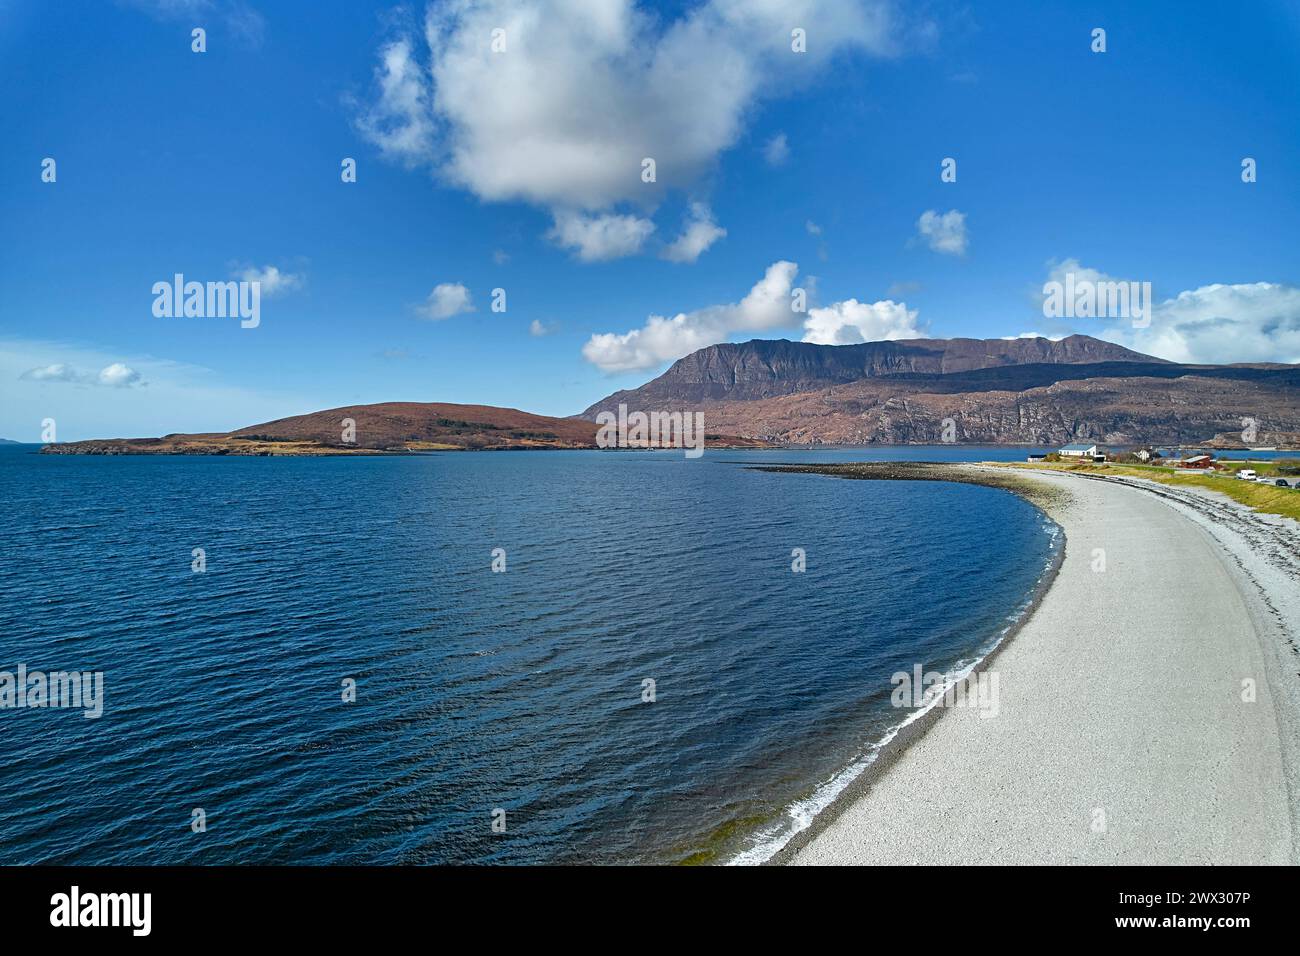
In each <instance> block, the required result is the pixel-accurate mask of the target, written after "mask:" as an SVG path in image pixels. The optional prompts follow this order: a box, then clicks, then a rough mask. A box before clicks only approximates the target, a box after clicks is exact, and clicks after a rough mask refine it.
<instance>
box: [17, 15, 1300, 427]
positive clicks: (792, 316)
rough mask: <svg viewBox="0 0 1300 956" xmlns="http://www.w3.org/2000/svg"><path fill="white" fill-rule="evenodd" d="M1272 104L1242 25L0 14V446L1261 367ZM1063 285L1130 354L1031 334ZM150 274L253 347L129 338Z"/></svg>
mask: <svg viewBox="0 0 1300 956" xmlns="http://www.w3.org/2000/svg"><path fill="white" fill-rule="evenodd" d="M583 7H586V8H587V9H586V10H585V12H584V11H583V10H582V9H580V8H583ZM495 24H501V25H503V26H502V29H504V30H505V33H504V35H503V36H504V41H505V49H504V50H502V51H500V52H494V51H493V50H492V49H491V48H490V45H491V40H490V33H491V29H493V26H494V25H495ZM801 25H802V28H803V29H805V30H806V36H807V52H806V53H804V54H795V53H794V52H793V51H792V50H791V49H790V28H791V27H799V26H801ZM194 27H203V28H204V29H205V30H206V31H207V51H206V52H204V53H195V52H192V50H191V29H192V28H194ZM1097 27H1101V28H1103V29H1105V30H1106V47H1107V49H1106V51H1105V52H1104V53H1094V52H1092V50H1091V49H1090V46H1091V44H1092V38H1091V31H1092V30H1093V29H1094V28H1097ZM1297 77H1300V14H1297V12H1296V7H1295V5H1290V4H1274V3H1268V2H1261V3H1251V4H1245V5H1241V4H1231V3H1224V4H1214V3H1199V4H1196V5H1195V6H1194V10H1193V8H1192V7H1191V6H1189V5H1188V4H1186V3H1144V4H1141V5H1137V4H1132V3H1127V2H1117V3H1043V2H1032V3H1031V2H1025V3H1019V2H999V3H996V4H994V3H987V4H963V3H945V2H934V3H925V4H903V3H898V4H893V5H880V4H875V3H867V2H863V3H862V4H854V3H852V2H850V0H837V2H834V3H828V2H825V0H788V2H784V3H780V4H775V3H771V2H765V0H754V2H742V0H702V2H695V3H685V4H671V5H668V4H660V5H656V6H653V7H652V6H649V5H644V4H643V5H633V4H630V3H625V2H621V0H608V2H605V3H597V2H594V0H589V2H588V3H577V2H570V3H566V2H558V0H557V2H541V0H536V2H516V3H504V2H498V0H483V2H474V0H464V2H455V3H450V4H445V3H444V4H434V5H433V6H432V8H429V7H426V6H424V5H411V6H407V7H394V6H393V5H392V4H373V5H371V4H367V3H364V2H356V0H353V2H314V3H301V4H300V3H287V2H285V3H275V4H270V3H258V2H256V0H247V2H230V0H137V2H119V3H103V4H64V5H51V4H44V3H36V2H20V0H0V85H2V86H3V89H4V90H5V93H4V94H3V98H4V109H3V114H0V130H2V131H3V136H2V137H0V399H2V402H0V436H3V437H8V438H16V439H21V440H28V441H34V440H37V439H38V437H39V433H40V429H41V421H42V419H45V418H54V419H55V420H56V421H57V423H58V438H59V439H61V440H76V439H79V438H88V437H108V436H133V435H151V434H162V433H165V432H172V431H202V430H225V429H230V428H235V427H239V426H243V425H247V424H252V423H254V422H259V421H265V420H268V419H271V418H275V417H280V416H284V415H291V414H298V413H303V412H307V411H311V410H316V409H321V408H328V407H332V406H337V405H343V404H352V403H358V402H378V401H396V400H401V401H450V402H466V403H481V404H491V405H504V406H511V407H517V408H524V409H527V410H530V411H536V412H540V413H544V414H555V415H566V414H573V413H575V412H578V411H581V410H582V409H583V408H585V407H586V406H587V405H589V404H591V403H592V402H594V401H595V400H597V399H599V398H601V397H603V396H604V395H606V394H608V393H609V392H611V391H613V390H615V389H617V388H624V387H632V386H635V385H638V384H640V383H642V382H644V381H646V380H648V379H650V378H652V377H653V376H654V375H657V374H658V373H659V372H661V371H662V370H663V369H664V368H666V367H667V366H668V364H670V363H671V360H672V359H673V358H676V357H678V356H680V355H682V354H686V353H687V352H689V351H691V350H692V348H694V347H698V346H699V345H702V344H709V342H711V341H722V340H732V341H744V340H746V339H749V338H792V339H799V338H809V339H810V340H813V341H836V342H840V341H856V340H860V339H862V338H868V339H870V338H885V337H895V338H897V337H915V336H916V335H929V336H934V337H949V336H959V335H964V336H977V337H993V336H1010V335H1017V334H1022V333H1028V332H1039V333H1042V334H1049V335H1062V334H1067V333H1068V332H1070V331H1080V332H1086V333H1089V334H1096V335H1100V336H1104V337H1107V338H1111V339H1113V340H1115V341H1121V342H1123V343H1124V344H1128V345H1131V346H1134V347H1138V348H1142V349H1143V350H1146V351H1150V352H1153V353H1155V354H1161V355H1164V356H1166V357H1169V358H1175V359H1183V360H1190V361H1291V362H1297V361H1300V291H1297V288H1296V287H1297V286H1298V285H1300V255H1297V252H1300V243H1298V242H1297V238H1296V223H1297V222H1300V119H1298V118H1297V100H1296V78H1297ZM774 143H775V144H774ZM782 143H783V144H784V149H782V148H781V144H782ZM643 156H652V157H654V158H655V159H656V164H657V181H656V182H655V183H651V184H647V183H645V182H643V181H642V178H641V159H642V158H643ZM46 157H50V158H53V159H54V160H55V161H56V164H57V166H56V171H57V179H56V181H55V182H53V183H49V182H43V181H42V177H41V173H42V160H43V159H45V158H46ZM344 157H352V158H354V159H355V160H356V163H357V171H358V174H357V182H355V183H344V182H342V181H341V179H340V162H341V160H342V159H343V158H344ZM945 157H952V158H955V159H956V160H957V181H956V182H947V183H945V182H941V180H940V163H941V161H942V160H943V159H944V158H945ZM1244 157H1251V158H1253V159H1255V160H1256V163H1257V181H1256V182H1253V183H1243V182H1242V177H1241V163H1242V159H1243V158H1244ZM927 212H929V213H932V216H931V217H930V218H929V219H925V218H924V217H925V214H926V213H927ZM923 222H929V223H931V226H930V228H929V232H928V233H927V232H925V231H924V230H923V229H922V228H921V223H923ZM692 223H694V224H695V228H694V231H693V232H689V233H688V235H687V239H686V240H681V237H682V236H683V234H684V233H687V230H689V229H690V228H691V225H692ZM723 230H725V235H723V234H722V231H723ZM796 264H797V268H796ZM1062 268H1072V269H1075V270H1077V271H1078V272H1079V273H1080V274H1088V275H1096V274H1103V275H1106V276H1110V277H1119V278H1123V279H1126V280H1135V281H1149V282H1151V283H1152V286H1153V289H1154V295H1155V299H1156V300H1157V303H1158V305H1157V308H1156V310H1155V321H1154V322H1153V323H1152V326H1151V328H1150V329H1144V330H1141V331H1140V332H1139V331H1134V330H1133V329H1132V328H1126V327H1125V326H1124V325H1123V324H1118V325H1116V324H1110V325H1108V324H1107V323H1105V322H1102V321H1100V320H1095V319H1078V320H1067V321H1065V322H1062V321H1059V320H1049V319H1045V318H1044V314H1043V309H1042V305H1041V301H1042V299H1041V288H1042V285H1043V283H1044V282H1045V281H1046V280H1047V279H1048V278H1049V277H1050V276H1052V275H1055V274H1059V272H1060V270H1061V269H1062ZM269 270H275V272H271V271H269ZM178 272H179V273H183V274H184V275H185V277H186V278H187V279H191V280H198V281H224V280H227V279H230V278H232V277H234V278H237V277H240V276H246V277H259V276H260V277H262V279H263V300H262V305H261V322H260V325H259V326H258V327H257V328H255V329H241V328H240V326H239V323H238V321H237V320H232V319H225V318H194V317H191V318H159V317H156V316H155V315H154V314H153V311H152V306H153V295H152V292H151V289H152V286H153V284H154V283H155V282H158V281H170V280H171V277H172V276H173V274H175V273H178ZM276 275H278V276H279V280H278V285H279V286H280V288H278V289H276V288H272V286H273V285H275V284H276V283H275V280H274V276H276ZM439 286H442V287H444V288H443V292H442V294H441V296H440V297H439V299H438V301H441V302H443V303H445V304H447V309H444V311H447V310H448V309H450V308H451V307H452V306H454V305H455V304H456V303H457V302H458V301H463V300H462V298H461V297H462V296H465V295H467V296H468V304H469V306H471V307H472V309H473V311H464V312H460V313H459V314H454V315H450V316H449V317H445V318H434V317H431V316H432V315H433V314H434V312H433V311H431V308H430V296H431V294H432V293H433V291H434V290H435V288H436V287H439ZM461 287H463V291H462V289H461ZM495 288H502V289H504V290H505V292H506V303H507V309H506V311H505V312H503V313H497V312H493V311H491V308H490V305H491V300H492V290H493V289H495ZM793 288H802V289H805V290H806V291H807V293H808V296H809V306H810V308H811V310H812V311H811V312H809V313H804V314H800V313H796V312H793V311H791V310H790V309H789V294H790V291H791V289H793ZM751 290H753V291H751ZM747 296H748V297H749V298H748V299H747V298H746V297H747ZM650 316H664V317H668V318H669V319H672V321H669V322H662V323H657V324H656V323H653V322H652V323H651V324H650V325H649V326H647V320H648V319H649V317H650ZM674 317H676V318H674ZM535 333H545V334H535Z"/></svg>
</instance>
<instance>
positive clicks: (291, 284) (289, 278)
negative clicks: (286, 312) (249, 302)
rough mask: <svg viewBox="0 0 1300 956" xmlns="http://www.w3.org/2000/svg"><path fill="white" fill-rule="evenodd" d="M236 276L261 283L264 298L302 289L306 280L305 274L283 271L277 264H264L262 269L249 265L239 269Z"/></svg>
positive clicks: (246, 280) (245, 280)
mask: <svg viewBox="0 0 1300 956" xmlns="http://www.w3.org/2000/svg"><path fill="white" fill-rule="evenodd" d="M235 278H237V279H242V280H243V281H244V282H259V283H261V286H262V291H261V295H262V296H263V298H271V297H272V296H277V295H284V294H285V293H288V292H293V291H294V290H296V289H301V288H302V287H303V285H304V283H305V282H306V280H305V279H304V278H303V276H301V275H296V274H294V273H292V272H281V271H280V270H279V269H277V268H276V267H275V266H263V267H262V268H261V269H258V268H257V267H255V266H248V267H246V268H244V269H240V270H238V271H237V272H236V273H235Z"/></svg>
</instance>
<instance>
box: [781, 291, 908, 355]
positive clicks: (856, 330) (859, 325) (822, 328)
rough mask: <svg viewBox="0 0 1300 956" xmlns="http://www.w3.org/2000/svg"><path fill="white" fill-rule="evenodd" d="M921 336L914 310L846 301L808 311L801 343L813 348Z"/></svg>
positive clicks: (887, 302)
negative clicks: (813, 345)
mask: <svg viewBox="0 0 1300 956" xmlns="http://www.w3.org/2000/svg"><path fill="white" fill-rule="evenodd" d="M924 335H925V333H924V332H923V331H922V330H921V329H920V328H919V327H918V326H917V324H916V310H915V309H909V308H908V307H907V306H906V305H905V304H904V303H902V302H895V301H893V300H892V299H884V300H882V301H880V302H859V301H858V300H857V299H846V300H844V301H843V302H836V303H834V304H832V305H829V306H826V307H825V308H817V309H809V310H808V318H807V320H805V322H804V334H803V340H804V341H805V342H814V343H816V344H817V345H856V344H858V343H859V342H881V341H885V340H888V339H919V338H923V337H924Z"/></svg>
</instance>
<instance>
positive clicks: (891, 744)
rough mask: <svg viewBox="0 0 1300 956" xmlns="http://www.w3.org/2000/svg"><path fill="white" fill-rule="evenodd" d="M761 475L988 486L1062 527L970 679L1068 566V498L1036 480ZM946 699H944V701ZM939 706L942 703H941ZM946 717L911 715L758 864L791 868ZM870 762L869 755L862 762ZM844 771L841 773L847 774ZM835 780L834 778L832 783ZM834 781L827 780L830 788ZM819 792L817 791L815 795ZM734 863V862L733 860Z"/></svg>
mask: <svg viewBox="0 0 1300 956" xmlns="http://www.w3.org/2000/svg"><path fill="white" fill-rule="evenodd" d="M749 467H750V468H752V469H753V470H756V471H776V472H795V473H800V474H820V475H827V476H831V477H836V478H849V479H858V480H871V481H946V482H958V483H961V484H972V485H984V486H986V487H989V488H1001V489H1003V490H1005V491H1010V492H1012V493H1013V494H1016V495H1019V496H1020V497H1021V498H1024V499H1025V500H1026V501H1028V502H1029V503H1030V504H1032V505H1033V506H1034V507H1035V508H1037V509H1038V510H1039V511H1040V512H1042V513H1043V515H1045V516H1046V517H1047V518H1048V519H1049V520H1050V521H1052V523H1053V524H1054V525H1055V526H1056V528H1057V533H1058V534H1060V536H1061V540H1060V543H1059V545H1058V546H1057V547H1056V548H1055V550H1054V552H1053V554H1052V559H1051V561H1050V562H1048V564H1047V567H1046V568H1044V570H1043V573H1042V575H1041V576H1040V577H1039V579H1038V582H1037V584H1036V585H1035V587H1034V590H1033V591H1032V592H1031V594H1030V595H1029V598H1028V599H1027V600H1026V602H1025V603H1024V605H1022V606H1021V607H1019V608H1018V609H1017V610H1018V613H1017V615H1016V619H1015V620H1014V621H1013V622H1012V623H1011V624H1010V626H1009V627H1008V628H1007V629H1006V630H1005V631H1004V632H1003V633H1002V635H1001V636H1000V637H998V638H997V640H996V641H995V643H994V644H993V646H992V647H990V648H989V649H988V650H987V651H986V652H985V653H984V654H983V655H981V656H980V658H979V659H978V660H977V661H975V663H974V664H973V665H971V667H970V669H969V671H967V672H966V676H969V677H974V676H976V675H978V674H980V673H982V672H984V671H986V670H987V669H988V668H989V666H990V665H991V664H992V663H993V662H994V661H995V660H996V659H997V657H998V655H999V654H1001V653H1002V651H1003V650H1004V649H1005V648H1006V647H1007V646H1008V645H1010V643H1011V642H1012V641H1013V640H1014V639H1015V637H1016V635H1017V634H1019V633H1020V631H1021V630H1022V629H1023V628H1024V626H1025V625H1026V624H1027V623H1028V622H1029V619H1030V618H1031V617H1033V614H1034V611H1036V610H1037V609H1038V606H1039V605H1040V604H1041V603H1042V601H1043V599H1044V598H1045V597H1046V596H1047V593H1048V591H1050V590H1051V587H1052V584H1053V583H1055V581H1056V576H1057V574H1058V573H1059V572H1060V570H1061V565H1062V563H1063V562H1064V561H1065V549H1066V547H1067V545H1068V538H1067V536H1066V534H1065V529H1064V528H1063V527H1062V526H1061V525H1060V523H1059V522H1057V521H1056V519H1055V518H1054V517H1053V515H1052V508H1053V507H1060V506H1062V505H1063V504H1064V503H1065V502H1066V501H1068V493H1062V494H1055V495H1053V494H1048V493H1047V489H1044V488H1042V487H1041V486H1039V485H1036V484H1034V483H1033V482H1032V481H1024V480H1016V479H1015V477H1014V476H1011V475H1008V474H1000V473H992V472H966V473H954V472H955V471H956V469H959V468H961V467H962V465H961V464H947V463H926V462H863V463H860V464H859V463H853V464H827V465H775V466H766V465H763V466H758V465H755V466H749ZM940 699H941V698H940ZM936 703H937V701H936ZM943 715H944V708H943V707H939V706H935V705H931V706H929V707H927V708H926V709H925V710H922V711H915V712H913V713H912V714H910V715H909V716H908V718H906V719H905V720H904V721H903V722H901V723H900V724H898V725H897V726H895V727H894V728H893V729H892V730H890V732H889V735H888V736H887V737H886V738H885V741H884V742H883V743H882V744H880V745H879V747H878V749H877V750H876V751H875V752H874V754H871V755H869V756H870V758H871V759H870V762H869V763H868V764H867V765H866V766H864V767H863V768H862V769H861V770H860V771H859V772H858V774H857V775H856V776H855V777H853V778H852V779H851V780H849V781H848V782H847V783H846V784H845V785H844V787H843V788H842V789H841V790H840V792H839V793H837V794H836V795H835V796H834V797H833V798H832V799H831V802H830V803H828V804H827V805H826V806H824V807H822V808H821V809H820V810H818V811H817V812H816V814H815V815H814V816H813V818H812V820H811V821H809V823H808V825H807V826H806V827H804V828H803V829H801V830H797V831H795V832H794V833H792V834H791V835H790V837H789V838H788V839H787V840H786V841H785V843H784V844H782V846H781V848H780V849H779V850H777V851H776V852H775V853H773V854H772V855H771V856H770V857H768V858H767V859H765V860H763V861H762V862H761V863H760V864H759V865H762V866H784V865H786V864H787V863H789V862H790V861H791V860H792V859H793V858H794V857H795V856H796V855H797V854H798V852H799V851H800V850H801V849H802V848H803V847H805V846H807V845H808V844H809V843H811V842H812V841H813V840H814V839H816V838H817V837H818V836H819V835H820V834H821V833H822V831H823V830H825V829H826V827H828V826H829V825H830V824H831V823H833V822H834V821H835V820H836V819H838V818H839V816H840V815H841V814H842V813H843V812H844V811H845V810H847V809H848V808H849V807H850V806H852V805H853V804H854V803H856V802H857V801H858V800H859V799H860V798H861V797H862V796H864V795H865V794H866V793H867V792H868V791H869V790H870V789H871V788H872V787H874V786H875V785H876V783H877V782H878V780H879V778H880V777H882V776H883V775H884V774H886V773H887V772H888V771H889V769H890V768H891V767H892V766H893V765H894V764H895V763H896V762H897V761H898V759H899V758H900V757H901V756H902V755H903V753H904V751H906V750H907V749H908V748H909V747H911V746H912V744H914V743H915V742H916V741H917V740H919V739H920V738H921V737H922V736H924V735H925V733H926V732H927V731H928V730H929V729H930V728H931V727H932V726H933V725H934V724H935V723H936V722H938V720H939V718H941V717H942V716H943ZM861 759H866V756H865V755H864V757H863V758H861ZM848 769H849V768H847V767H846V768H845V769H844V770H842V771H840V773H844V772H847V770H848ZM831 779H832V780H833V779H834V778H833V777H832V778H831ZM829 782H830V781H827V783H829ZM815 792H816V791H815V790H814V793H815ZM728 862H729V863H734V862H736V860H735V859H734V858H733V859H732V860H729V861H728Z"/></svg>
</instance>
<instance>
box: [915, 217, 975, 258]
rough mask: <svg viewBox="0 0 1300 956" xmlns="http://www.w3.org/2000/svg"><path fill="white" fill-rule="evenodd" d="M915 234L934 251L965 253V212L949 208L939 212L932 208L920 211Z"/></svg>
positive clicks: (951, 254)
mask: <svg viewBox="0 0 1300 956" xmlns="http://www.w3.org/2000/svg"><path fill="white" fill-rule="evenodd" d="M916 231H917V234H918V235H919V236H920V237H921V238H922V239H923V240H925V243H926V245H928V246H929V247H930V248H931V249H933V250H934V251H935V252H942V253H943V254H944V255H949V256H964V255H965V254H966V246H967V238H966V214H965V213H964V212H958V211H957V210H956V209H950V210H948V211H947V212H945V213H942V214H940V213H939V212H937V211H935V210H933V209H927V210H926V211H925V212H923V213H921V218H920V219H918V220H917V221H916Z"/></svg>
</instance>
